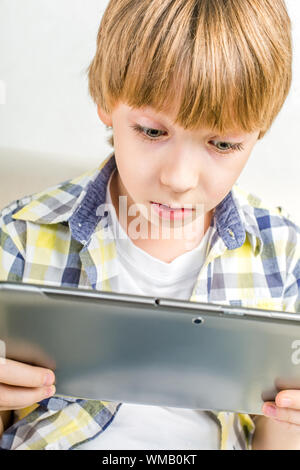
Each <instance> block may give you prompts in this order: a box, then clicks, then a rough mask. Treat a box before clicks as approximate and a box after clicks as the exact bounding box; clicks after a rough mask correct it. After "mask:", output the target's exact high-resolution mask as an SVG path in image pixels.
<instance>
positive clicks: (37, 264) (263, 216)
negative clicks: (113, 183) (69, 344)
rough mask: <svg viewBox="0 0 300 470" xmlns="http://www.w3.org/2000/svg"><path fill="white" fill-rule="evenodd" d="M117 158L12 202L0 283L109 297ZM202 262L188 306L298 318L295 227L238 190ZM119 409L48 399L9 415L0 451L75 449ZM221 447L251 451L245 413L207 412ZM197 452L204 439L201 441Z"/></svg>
mask: <svg viewBox="0 0 300 470" xmlns="http://www.w3.org/2000/svg"><path fill="white" fill-rule="evenodd" d="M115 167H116V162H115V156H114V153H112V154H110V155H109V156H108V157H107V158H106V159H105V160H104V161H103V162H102V163H101V165H100V166H99V167H97V168H96V169H93V170H91V171H88V172H86V173H84V174H82V175H81V176H79V177H77V178H75V179H72V180H68V181H65V182H63V183H61V184H58V185H56V186H53V187H51V188H48V189H46V190H45V191H42V192H41V193H37V194H33V195H31V196H26V197H23V198H22V199H20V200H17V201H14V202H12V203H11V204H10V205H9V206H7V207H5V208H4V209H3V210H2V211H1V212H0V280H8V281H20V282H26V283H32V284H46V285H50V286H64V287H73V288H74V287H78V288H86V289H96V290H106V291H109V290H111V289H110V283H109V279H110V278H111V277H112V276H114V275H116V274H117V273H118V263H117V256H116V247H115V241H114V240H113V239H111V237H107V236H106V235H107V233H106V231H107V230H108V229H109V227H108V222H107V219H108V217H107V213H106V214H105V213H104V215H102V216H101V215H100V216H99V215H96V209H97V207H98V206H99V205H100V204H103V203H105V198H106V188H107V183H108V180H109V177H110V175H111V172H112V171H113V169H114V168H115ZM211 226H212V227H213V234H212V236H211V238H210V241H209V244H208V247H207V252H206V259H205V262H204V264H203V266H199V275H198V278H197V281H196V283H195V286H194V289H193V293H192V296H191V297H190V301H197V302H215V303H222V304H225V305H226V304H227V305H240V306H246V307H254V308H266V309H275V310H285V311H290V312H299V311H300V295H299V286H300V261H299V260H300V248H299V247H300V243H299V235H300V229H299V228H298V226H297V225H295V224H294V223H293V222H292V221H290V220H289V218H288V215H287V214H285V215H284V214H283V213H282V209H281V208H275V207H274V208H272V207H267V206H266V205H265V204H263V203H262V201H261V200H260V199H259V198H258V197H256V196H254V195H253V194H250V193H247V192H245V191H244V190H242V189H241V188H240V186H239V185H237V184H236V185H234V187H233V188H232V190H231V191H230V192H229V193H228V195H227V196H226V197H225V198H224V199H223V201H222V202H221V203H220V204H219V205H218V206H217V207H216V210H215V213H214V217H213V219H212V222H211ZM121 405H122V404H121V403H114V402H107V401H105V402H104V401H95V400H84V399H78V398H71V397H70V398H68V397H60V396H59V395H54V396H53V397H51V398H48V399H45V400H43V401H41V402H39V403H35V404H34V405H32V406H30V407H27V408H24V409H22V410H16V411H14V421H13V424H12V425H11V426H10V427H9V428H8V429H7V430H6V431H5V433H4V434H3V435H2V438H1V439H0V448H1V449H18V450H21V449H28V450H29V449H76V447H77V446H78V445H79V444H81V443H83V442H85V441H88V440H91V439H93V438H95V437H96V436H97V435H99V434H100V433H102V432H103V431H105V429H106V427H107V426H109V425H110V423H111V422H112V420H113V419H114V417H115V415H116V413H117V412H118V409H119V407H120V406H121ZM207 413H209V415H210V416H211V418H212V419H214V420H215V421H216V422H217V423H218V424H219V429H220V448H221V449H251V448H252V438H253V434H254V430H255V424H254V422H253V420H252V418H251V417H250V415H247V414H243V413H232V412H217V411H207ZM199 448H201V442H199Z"/></svg>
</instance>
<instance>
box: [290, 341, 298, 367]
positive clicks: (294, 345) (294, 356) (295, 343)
mask: <svg viewBox="0 0 300 470" xmlns="http://www.w3.org/2000/svg"><path fill="white" fill-rule="evenodd" d="M291 347H292V349H295V351H294V352H293V353H292V355H291V361H292V363H293V364H294V365H295V366H297V365H299V364H300V339H295V340H294V341H293V342H292V345H291Z"/></svg>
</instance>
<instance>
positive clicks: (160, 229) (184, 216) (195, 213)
mask: <svg viewBox="0 0 300 470" xmlns="http://www.w3.org/2000/svg"><path fill="white" fill-rule="evenodd" d="M149 209H150V210H149ZM111 211H115V209H114V206H113V204H110V203H105V204H101V205H99V206H98V208H97V211H96V215H97V216H98V217H107V222H108V225H110V226H112V224H113V220H112V216H111ZM116 218H118V221H119V224H114V231H113V232H109V231H108V232H106V234H105V237H107V238H111V239H113V238H126V237H127V236H129V237H130V238H131V239H132V240H137V239H144V240H161V239H163V240H172V239H173V240H182V242H183V243H184V244H185V245H186V248H187V249H189V246H190V248H191V247H193V246H195V242H197V240H201V239H202V237H203V235H204V225H205V224H204V222H205V211H204V204H197V205H196V207H195V206H193V207H192V205H191V204H186V205H185V206H184V209H183V210H177V211H171V210H165V211H164V216H163V217H161V216H160V215H159V214H158V213H157V211H156V210H155V209H154V207H153V205H152V206H151V207H149V208H148V207H147V206H146V205H144V204H139V203H135V204H132V205H130V206H129V208H127V196H120V197H119V208H118V217H116ZM128 221H129V223H128ZM120 226H121V228H120Z"/></svg>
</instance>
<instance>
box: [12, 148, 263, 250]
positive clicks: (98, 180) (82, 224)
mask: <svg viewBox="0 0 300 470" xmlns="http://www.w3.org/2000/svg"><path fill="white" fill-rule="evenodd" d="M115 168H116V160H115V154H114V152H113V153H111V154H110V155H109V156H108V157H107V158H106V159H105V160H104V161H103V162H102V163H101V165H100V166H99V167H97V168H96V169H93V170H90V171H88V172H86V173H84V174H82V175H81V176H79V177H77V178H74V179H72V180H67V181H65V182H63V183H60V184H58V185H56V186H53V187H51V188H48V189H46V190H45V191H42V192H41V193H37V194H35V195H33V197H32V200H31V201H30V202H29V204H27V205H25V206H24V207H23V208H22V209H21V210H20V211H18V212H16V213H15V214H14V215H13V218H14V219H18V220H26V221H31V222H35V223H37V224H56V223H59V222H60V223H64V224H67V223H69V226H70V229H71V233H72V236H73V238H75V239H76V240H77V241H79V242H81V243H82V244H86V243H87V241H88V240H89V238H90V237H91V235H92V233H93V232H94V230H95V228H96V227H97V225H98V224H99V222H100V221H101V219H102V218H104V219H105V217H106V216H105V213H104V214H102V215H101V214H100V215H98V214H99V212H97V208H98V207H99V206H100V205H102V204H105V201H106V188H107V184H108V181H109V177H110V175H111V173H112V172H113V170H114V169H115ZM254 211H255V208H254V207H252V206H251V205H250V204H249V201H248V199H247V194H246V193H245V192H243V190H241V189H240V188H239V186H238V185H237V184H236V185H234V187H233V188H232V190H231V191H230V192H229V193H228V194H227V196H226V197H225V198H224V199H223V200H222V201H221V202H220V203H219V204H218V206H217V207H216V208H215V213H214V217H213V219H212V223H211V225H215V227H216V230H217V233H218V235H219V236H220V237H221V238H222V240H223V242H224V244H225V245H226V247H227V248H228V249H229V250H234V249H236V248H239V247H241V246H242V245H243V244H244V242H245V240H246V232H247V233H248V236H249V241H250V243H251V247H252V249H253V252H254V254H255V255H258V254H260V253H261V251H262V245H263V242H262V238H261V235H260V230H259V227H258V223H257V220H256V217H255V212H254Z"/></svg>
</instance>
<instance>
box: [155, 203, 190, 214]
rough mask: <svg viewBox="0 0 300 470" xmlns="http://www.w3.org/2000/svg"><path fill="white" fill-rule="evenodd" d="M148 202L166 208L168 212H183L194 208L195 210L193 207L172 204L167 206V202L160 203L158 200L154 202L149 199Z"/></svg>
mask: <svg viewBox="0 0 300 470" xmlns="http://www.w3.org/2000/svg"><path fill="white" fill-rule="evenodd" d="M150 202H151V204H154V205H155V206H157V207H160V208H162V209H164V210H168V211H170V212H171V211H177V212H183V211H185V212H188V211H194V210H195V209H193V208H185V207H174V206H173V207H172V206H169V205H168V204H162V203H160V202H154V201H150Z"/></svg>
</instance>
